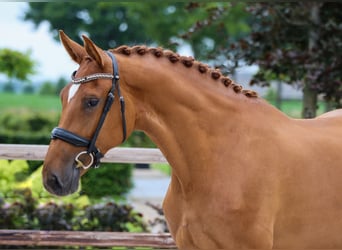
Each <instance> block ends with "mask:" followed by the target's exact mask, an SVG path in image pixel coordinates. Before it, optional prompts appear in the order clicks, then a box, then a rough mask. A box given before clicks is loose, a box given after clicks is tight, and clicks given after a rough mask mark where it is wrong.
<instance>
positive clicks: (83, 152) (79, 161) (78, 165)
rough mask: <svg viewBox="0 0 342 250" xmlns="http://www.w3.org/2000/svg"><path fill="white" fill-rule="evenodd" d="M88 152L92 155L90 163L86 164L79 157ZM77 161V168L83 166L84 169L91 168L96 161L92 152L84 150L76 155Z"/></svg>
mask: <svg viewBox="0 0 342 250" xmlns="http://www.w3.org/2000/svg"><path fill="white" fill-rule="evenodd" d="M84 154H87V155H89V156H90V163H89V164H88V165H84V163H83V162H82V161H81V160H80V159H79V157H80V156H81V155H84ZM75 162H76V168H83V169H88V168H90V167H91V166H92V165H93V163H94V156H93V154H91V153H88V152H87V151H82V152H80V153H79V154H78V155H77V156H76V157H75Z"/></svg>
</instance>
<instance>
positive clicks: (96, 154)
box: [51, 51, 127, 169]
mask: <svg viewBox="0 0 342 250" xmlns="http://www.w3.org/2000/svg"><path fill="white" fill-rule="evenodd" d="M106 53H107V54H108V55H109V57H110V58H111V59H112V64H113V75H112V74H109V73H96V74H92V75H88V76H84V77H80V78H76V79H75V78H73V79H72V83H73V84H83V83H86V82H90V81H93V80H96V79H101V78H102V79H112V87H111V89H110V91H109V92H108V95H107V100H106V103H105V106H104V108H103V111H102V114H101V117H100V120H99V122H98V124H97V127H96V129H95V132H94V134H93V138H92V139H91V140H89V139H86V138H84V137H82V136H79V135H77V134H75V133H72V132H70V131H68V130H66V129H63V128H60V127H56V128H54V129H53V130H52V132H51V139H53V140H55V139H60V140H63V141H65V142H67V143H70V144H72V145H74V146H76V147H86V148H87V150H86V151H82V152H80V153H79V154H78V155H77V156H76V157H75V162H76V163H77V164H76V167H82V168H84V169H87V168H89V167H95V168H97V167H99V164H100V159H101V158H102V157H103V154H102V153H101V152H100V150H99V149H98V148H97V147H96V145H95V144H96V140H97V137H98V135H99V133H100V130H101V128H102V125H103V123H104V121H105V119H106V116H107V114H108V111H109V110H110V108H111V106H112V104H113V102H114V99H115V90H117V94H118V96H119V100H120V106H121V118H122V130H123V131H122V132H123V139H122V142H124V141H125V140H126V133H127V131H126V117H125V100H124V98H123V96H121V92H120V85H119V68H118V63H117V61H116V59H115V56H114V55H113V54H112V53H111V52H109V51H106ZM73 75H75V72H74V74H73ZM84 154H86V155H88V156H89V157H90V159H91V160H90V163H88V164H84V163H83V162H82V161H81V160H80V156H82V155H84Z"/></svg>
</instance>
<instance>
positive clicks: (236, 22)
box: [0, 1, 342, 231]
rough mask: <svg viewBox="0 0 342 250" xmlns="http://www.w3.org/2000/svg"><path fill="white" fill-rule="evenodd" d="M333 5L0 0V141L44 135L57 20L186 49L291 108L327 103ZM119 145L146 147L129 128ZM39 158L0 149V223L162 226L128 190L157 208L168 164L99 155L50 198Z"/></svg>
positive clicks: (94, 35)
mask: <svg viewBox="0 0 342 250" xmlns="http://www.w3.org/2000/svg"><path fill="white" fill-rule="evenodd" d="M341 9H342V3H338V2H316V1H310V2H309V1H305V2H304V1H303V2H297V3H294V2H291V3H284V2H283V3H271V2H270V3H235V2H234V3H233V2H210V3H196V2H184V3H170V2H159V1H158V2H157V1H156V2H146V3H130V2H126V3H110V2H86V1H82V2H60V3H59V2H45V3H38V2H30V3H25V2H7V3H6V2H1V3H0V29H1V38H0V143H2V144H6V143H12V144H43V145H47V144H48V143H49V135H50V131H51V129H52V128H53V127H55V126H56V125H57V123H58V120H59V114H60V111H61V104H60V101H59V92H60V90H61V89H62V88H63V87H64V86H65V85H66V84H67V83H68V82H69V81H70V74H71V72H73V71H74V70H75V69H76V68H77V65H76V64H75V63H73V62H72V61H71V59H70V58H69V56H68V55H67V53H66V52H65V51H64V49H63V47H62V45H61V44H60V42H59V40H58V30H59V29H62V30H64V31H65V32H66V34H68V36H70V37H71V38H72V39H74V40H76V41H77V42H79V43H82V41H81V39H80V37H81V35H82V34H86V35H88V36H89V37H90V38H91V39H92V40H93V41H94V42H95V43H96V44H97V45H99V46H100V47H101V48H103V49H108V48H113V47H116V46H119V45H123V44H126V45H136V44H146V45H148V46H160V47H164V48H168V49H172V50H174V51H177V52H178V53H179V54H181V55H187V56H193V57H195V59H196V60H199V61H202V62H204V63H207V64H209V65H210V66H211V67H213V68H217V69H220V70H221V71H222V72H223V73H224V74H226V75H228V76H229V77H231V78H233V79H235V81H236V82H237V83H238V84H241V85H243V86H244V87H245V88H250V89H254V90H256V91H257V92H258V93H259V94H260V95H261V96H262V97H263V98H265V99H266V100H267V101H269V102H270V103H271V104H272V105H274V106H276V107H277V108H278V109H280V110H282V111H283V112H285V113H286V114H287V115H289V116H291V117H294V118H313V117H315V116H317V115H319V114H321V113H323V112H325V111H328V110H331V109H335V108H339V107H341V96H342V80H341V79H342V77H341V76H342V15H341V14H340V13H341ZM123 146H126V147H155V146H154V144H153V143H152V142H151V141H150V140H149V139H148V138H147V137H146V136H145V135H144V134H143V133H139V132H135V133H134V134H133V135H132V136H131V137H130V138H129V140H128V141H127V142H125V144H124V145H123ZM41 165H42V162H37V161H18V160H16V161H8V160H0V228H7V229H11V228H27V229H53V230H58V229H63V230H105V231H149V230H153V225H155V224H158V223H159V224H161V225H162V226H161V227H158V228H159V230H162V231H167V228H166V226H165V225H164V224H163V223H164V222H160V221H159V222H158V221H157V222H156V221H151V218H150V217H148V216H147V215H145V217H144V213H145V212H146V213H150V212H151V211H147V210H146V207H145V208H143V207H142V206H141V201H140V204H138V203H139V202H137V200H136V199H137V197H138V196H141V195H142V192H144V195H145V198H146V199H147V200H149V199H150V201H153V202H154V203H153V204H150V205H148V206H149V207H152V209H154V210H156V212H157V214H158V213H160V214H162V211H161V210H160V204H161V202H162V197H163V196H164V193H165V192H166V188H167V184H168V180H169V179H168V178H169V174H170V168H169V166H167V165H162V164H153V165H151V166H136V165H128V164H102V165H103V166H102V167H101V168H99V169H97V170H94V171H89V172H88V173H87V175H86V176H85V177H84V178H83V179H82V183H81V184H82V185H81V189H80V191H79V192H78V193H77V194H75V195H73V196H70V197H67V198H63V199H57V200H56V199H55V198H54V197H52V196H51V195H49V194H48V193H47V192H45V191H44V190H43V188H42V185H41V174H40V171H41ZM139 169H140V170H139ZM141 169H144V170H143V171H145V169H148V170H149V171H150V172H148V173H149V174H147V175H146V174H145V173H146V172H143V173H142V172H141ZM139 171H140V172H139ZM139 173H140V174H139ZM100 178H101V182H99V181H98V180H99V179H100ZM144 178H145V179H144ZM146 185H150V187H151V189H148V188H147V189H146ZM152 194H153V195H152ZM158 215H159V214H158ZM146 217H148V219H146ZM155 218H156V216H154V217H153V218H152V219H155ZM158 218H159V217H158Z"/></svg>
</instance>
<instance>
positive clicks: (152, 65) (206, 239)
mask: <svg viewBox="0 0 342 250" xmlns="http://www.w3.org/2000/svg"><path fill="white" fill-rule="evenodd" d="M60 38H61V41H62V43H63V45H64V47H65V49H66V51H67V52H68V54H69V55H70V56H71V58H72V59H73V60H74V61H75V62H76V63H77V64H79V68H78V70H77V72H75V74H74V75H73V80H72V82H71V83H70V84H69V85H67V86H66V87H65V88H64V89H63V90H62V92H61V100H62V106H63V109H62V115H61V119H60V122H59V127H58V128H56V129H55V130H54V131H53V132H52V140H51V143H50V146H49V150H48V153H47V155H46V158H45V162H44V168H43V181H44V186H45V188H46V189H47V190H48V191H50V192H51V193H54V194H57V195H67V194H70V193H72V192H75V191H76V190H77V187H78V182H79V178H80V176H82V175H83V174H84V173H85V172H86V171H87V169H88V167H91V166H96V165H97V164H98V162H99V158H100V157H101V156H102V154H104V153H106V151H108V150H109V149H110V148H113V147H115V146H117V145H119V144H120V143H121V142H122V141H123V140H124V138H125V137H126V134H127V136H129V135H130V134H131V133H132V131H133V130H142V131H144V132H145V133H146V134H147V135H148V136H149V137H150V138H151V139H152V140H153V141H154V142H155V144H156V145H157V146H158V147H159V148H160V150H161V151H162V152H163V154H164V155H165V157H166V158H167V160H168V162H169V163H170V165H171V167H172V176H171V183H170V186H169V188H168V191H167V194H166V197H165V200H164V203H163V208H164V212H165V216H166V219H167V222H168V226H169V229H170V231H171V234H172V236H173V238H174V240H175V242H176V244H177V246H178V247H179V248H180V249H227V248H294V247H297V248H342V237H341V232H342V195H341V193H340V191H342V151H341V150H342V116H341V114H340V113H341V112H340V111H333V112H330V113H328V114H325V115H323V116H321V117H318V118H315V119H310V120H301V119H292V118H289V117H288V116H286V115H285V114H283V113H282V112H280V111H278V110H277V109H275V108H274V107H272V106H271V105H270V104H268V103H267V102H266V101H264V100H263V99H262V98H260V97H258V96H257V95H256V93H255V92H253V91H249V90H243V89H242V88H241V86H239V85H237V84H235V83H234V82H233V81H232V80H230V79H229V78H228V77H225V76H223V75H222V74H221V73H220V72H219V71H217V70H215V69H210V68H209V67H208V66H207V65H204V64H202V63H200V62H198V61H195V60H193V59H192V58H190V57H183V56H179V55H178V54H176V53H173V52H172V51H169V50H163V49H161V48H148V47H146V46H134V47H128V46H121V47H118V48H116V49H113V50H110V51H109V52H108V51H103V50H102V49H100V48H99V47H97V46H96V45H95V44H94V43H93V42H92V41H91V40H90V39H89V38H88V37H86V36H83V40H84V46H81V45H79V44H78V43H76V42H74V41H72V40H71V39H70V38H68V37H67V36H66V35H65V34H64V33H63V32H60ZM119 82H120V86H119ZM120 88H121V92H120ZM113 97H114V100H113ZM109 99H111V100H109ZM111 103H113V104H112V105H111ZM108 111H109V112H108ZM94 171H95V170H94ZM99 181H101V180H99Z"/></svg>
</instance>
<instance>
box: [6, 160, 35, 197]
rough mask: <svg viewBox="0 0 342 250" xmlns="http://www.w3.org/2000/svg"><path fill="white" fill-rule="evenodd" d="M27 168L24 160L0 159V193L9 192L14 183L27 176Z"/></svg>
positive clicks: (12, 188)
mask: <svg viewBox="0 0 342 250" xmlns="http://www.w3.org/2000/svg"><path fill="white" fill-rule="evenodd" d="M28 170H29V167H28V164H27V163H26V161H22V160H14V161H8V160H0V193H2V194H9V193H11V192H12V191H13V190H14V188H15V185H16V184H17V183H18V182H21V181H23V180H24V179H25V178H26V177H27V174H28Z"/></svg>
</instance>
